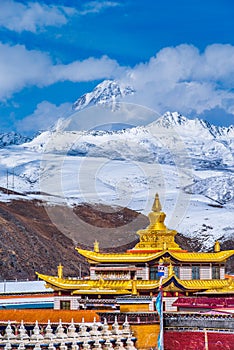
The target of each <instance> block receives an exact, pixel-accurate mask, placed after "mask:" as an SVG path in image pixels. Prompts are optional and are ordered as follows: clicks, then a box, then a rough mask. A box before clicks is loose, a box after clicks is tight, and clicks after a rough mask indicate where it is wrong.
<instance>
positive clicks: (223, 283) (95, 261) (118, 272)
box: [37, 195, 234, 311]
mask: <svg viewBox="0 0 234 350" xmlns="http://www.w3.org/2000/svg"><path fill="white" fill-rule="evenodd" d="M148 217H149V221H150V223H149V226H148V227H147V228H146V229H143V230H139V231H138V232H137V233H138V235H139V243H137V244H136V246H135V247H134V248H133V249H131V250H128V251H126V252H125V253H103V252H100V251H99V244H98V242H97V241H96V242H95V243H94V249H93V251H90V250H84V249H79V248H76V249H77V251H78V253H79V254H81V255H82V256H83V257H85V258H86V259H87V261H88V263H89V265H90V276H89V278H84V279H73V278H67V277H64V276H63V268H62V266H61V265H60V266H59V267H58V276H49V275H43V274H40V273H37V275H38V277H39V278H40V279H42V280H44V281H45V282H46V285H47V286H48V287H51V288H53V290H54V291H55V299H54V308H55V309H71V310H77V309H82V308H85V309H87V308H89V307H90V308H95V307H97V306H98V305H99V308H100V305H105V304H106V305H109V306H110V305H112V306H113V307H115V308H118V306H119V303H120V301H121V300H122V302H123V300H124V298H125V299H126V300H127V298H128V299H129V300H130V299H131V298H133V297H135V300H146V304H147V302H148V304H149V305H148V306H147V308H148V310H154V302H153V301H154V300H155V296H156V295H157V294H158V290H159V288H160V284H161V285H162V289H163V303H164V304H163V307H164V311H177V310H178V306H177V305H176V300H177V299H178V297H181V298H183V297H194V296H197V295H199V296H201V297H206V298H207V297H210V296H213V297H214V296H222V297H223V298H226V297H230V296H233V293H234V279H232V278H226V275H225V263H226V260H227V259H228V258H229V257H231V256H232V255H234V250H226V251H222V250H220V244H219V242H215V245H214V251H213V252H208V253H201V252H188V251H186V250H183V249H182V248H181V247H180V246H179V245H178V244H177V243H176V242H175V236H176V234H177V232H176V231H175V230H171V229H168V228H167V227H166V225H165V223H164V220H165V217H166V215H165V213H164V212H163V211H162V208H161V204H160V200H159V197H158V195H156V196H155V200H154V203H153V206H152V211H151V212H150V213H149V215H148ZM160 277H161V278H160ZM123 303H124V302H123ZM126 303H128V302H127V301H126ZM129 303H130V302H129ZM141 303H143V302H142V301H141Z"/></svg>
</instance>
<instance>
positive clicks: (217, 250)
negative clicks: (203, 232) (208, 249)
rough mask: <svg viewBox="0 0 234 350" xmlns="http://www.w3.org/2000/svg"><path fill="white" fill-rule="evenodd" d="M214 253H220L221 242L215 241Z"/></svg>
mask: <svg viewBox="0 0 234 350" xmlns="http://www.w3.org/2000/svg"><path fill="white" fill-rule="evenodd" d="M214 251H215V253H218V252H220V243H219V241H215V244H214Z"/></svg>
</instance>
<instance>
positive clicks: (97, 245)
mask: <svg viewBox="0 0 234 350" xmlns="http://www.w3.org/2000/svg"><path fill="white" fill-rule="evenodd" d="M93 250H94V252H95V253H99V242H98V241H97V240H95V242H94V244H93Z"/></svg>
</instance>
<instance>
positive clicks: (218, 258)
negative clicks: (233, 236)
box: [170, 250, 234, 263]
mask: <svg viewBox="0 0 234 350" xmlns="http://www.w3.org/2000/svg"><path fill="white" fill-rule="evenodd" d="M170 255H171V257H173V258H175V259H176V260H179V261H184V262H185V261H189V262H217V263H218V262H224V261H226V260H227V259H228V258H230V257H231V256H232V255H234V250H223V251H220V252H218V253H174V252H170Z"/></svg>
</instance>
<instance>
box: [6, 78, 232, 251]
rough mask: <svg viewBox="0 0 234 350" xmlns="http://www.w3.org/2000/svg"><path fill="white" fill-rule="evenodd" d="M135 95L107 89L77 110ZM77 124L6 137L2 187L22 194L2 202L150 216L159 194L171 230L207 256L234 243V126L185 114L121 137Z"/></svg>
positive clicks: (116, 88) (111, 83) (174, 114)
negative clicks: (93, 206) (96, 206)
mask: <svg viewBox="0 0 234 350" xmlns="http://www.w3.org/2000/svg"><path fill="white" fill-rule="evenodd" d="M133 93H134V90H133V89H132V88H130V87H123V86H120V85H119V84H118V83H117V82H114V81H105V82H103V83H102V84H99V85H98V86H97V87H96V88H95V89H94V91H93V92H92V93H88V94H86V95H84V96H82V97H81V98H80V99H78V100H77V101H76V103H75V104H74V109H75V110H84V109H85V108H87V107H89V106H95V105H98V106H99V105H101V106H108V108H109V107H110V106H111V109H112V110H114V108H117V105H118V101H120V100H121V99H122V98H123V97H124V96H127V95H129V94H133ZM108 113H109V112H108ZM71 121H73V120H72V118H70V119H69V118H68V119H67V120H59V123H58V125H57V127H55V128H53V129H50V130H48V131H45V132H42V133H41V134H39V135H38V136H36V137H35V138H34V139H33V140H31V141H29V140H27V139H21V138H19V139H17V137H16V136H15V137H14V134H13V133H11V135H12V137H11V138H10V137H9V138H7V137H6V136H4V137H3V140H4V141H3V142H4V143H3V145H11V147H9V148H7V147H6V148H2V149H1V150H0V153H1V160H0V181H1V184H2V187H4V186H5V187H6V184H7V186H8V188H10V189H12V188H13V189H14V190H15V191H17V192H18V194H17V195H13V194H10V195H9V194H8V195H6V194H5V193H4V192H2V193H1V192H0V200H1V201H9V200H11V199H20V195H19V193H22V198H23V199H24V200H31V199H35V198H38V199H40V200H42V201H46V202H47V203H49V204H52V206H51V207H53V205H54V204H63V205H64V204H65V205H68V207H73V205H74V204H78V203H81V202H90V203H91V202H96V203H104V204H107V205H110V206H115V205H120V206H124V207H129V208H131V209H134V210H137V211H140V212H143V213H148V212H149V211H150V207H151V205H152V200H153V197H154V195H155V192H156V191H157V192H159V194H160V196H161V200H162V203H163V209H164V211H165V212H166V213H167V225H168V227H171V228H175V229H177V230H178V231H179V232H181V233H182V234H183V235H184V236H185V237H190V238H195V239H196V241H197V242H199V243H200V246H201V249H204V248H211V247H212V246H213V243H214V240H215V239H219V240H220V241H221V242H225V241H227V240H231V239H232V237H233V233H234V221H233V208H234V199H233V198H234V193H233V186H234V177H233V154H234V127H233V126H230V127H228V128H227V127H217V126H214V125H211V124H209V123H207V122H206V121H203V120H200V119H193V120H191V119H188V118H186V117H185V116H183V115H181V114H180V113H178V112H167V113H165V114H164V115H163V116H162V117H160V118H157V119H156V120H155V121H154V122H152V123H150V124H148V125H145V126H136V127H132V128H126V129H122V130H120V127H121V125H122V124H121V125H120V127H119V128H118V129H119V130H112V129H111V128H110V129H109V130H105V129H103V130H95V129H92V130H90V131H86V130H81V129H78V128H75V129H74V128H72V126H73V124H69V123H70V122H71ZM74 125H75V123H74ZM11 140H12V141H11ZM17 142H18V144H19V145H17ZM22 142H24V143H22ZM6 174H7V175H6ZM6 176H7V178H6ZM22 198H21V199H22ZM194 235H195V237H194Z"/></svg>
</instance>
